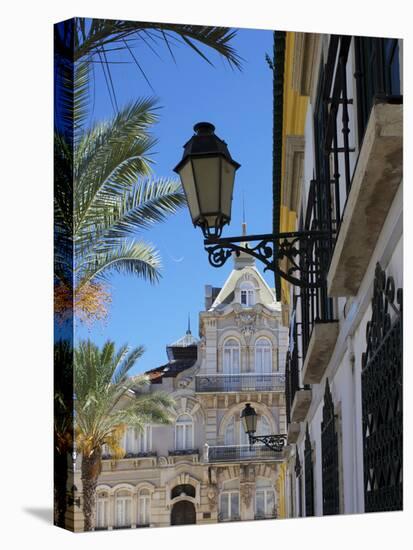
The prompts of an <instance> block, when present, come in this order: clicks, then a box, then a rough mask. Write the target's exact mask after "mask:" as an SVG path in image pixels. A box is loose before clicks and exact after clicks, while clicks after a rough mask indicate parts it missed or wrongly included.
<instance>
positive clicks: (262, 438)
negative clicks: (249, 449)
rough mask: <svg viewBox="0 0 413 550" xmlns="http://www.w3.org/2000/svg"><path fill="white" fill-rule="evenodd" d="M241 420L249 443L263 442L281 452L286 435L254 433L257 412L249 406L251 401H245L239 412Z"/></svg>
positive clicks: (273, 449)
mask: <svg viewBox="0 0 413 550" xmlns="http://www.w3.org/2000/svg"><path fill="white" fill-rule="evenodd" d="M241 422H242V425H243V428H244V430H245V433H246V434H247V435H248V439H249V442H250V445H253V444H254V443H264V445H265V446H266V447H268V448H270V449H271V450H272V451H276V452H281V451H282V450H283V447H284V446H285V444H286V441H287V436H286V435H284V434H271V435H269V434H268V435H255V432H256V431H257V413H256V412H255V409H254V408H253V407H251V403H247V404H246V405H245V407H244V409H243V410H242V412H241Z"/></svg>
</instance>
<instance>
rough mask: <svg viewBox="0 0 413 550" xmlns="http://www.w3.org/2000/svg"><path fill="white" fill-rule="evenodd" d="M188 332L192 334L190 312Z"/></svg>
mask: <svg viewBox="0 0 413 550" xmlns="http://www.w3.org/2000/svg"><path fill="white" fill-rule="evenodd" d="M186 333H187V334H191V316H190V314H189V313H188V330H187V331H186Z"/></svg>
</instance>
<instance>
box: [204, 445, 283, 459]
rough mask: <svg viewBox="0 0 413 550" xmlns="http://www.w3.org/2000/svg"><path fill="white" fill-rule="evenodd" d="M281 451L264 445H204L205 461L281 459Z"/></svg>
mask: <svg viewBox="0 0 413 550" xmlns="http://www.w3.org/2000/svg"><path fill="white" fill-rule="evenodd" d="M282 458H283V451H273V450H272V449H270V448H269V447H266V446H265V445H216V446H209V445H206V446H205V450H204V460H205V462H210V463H212V462H241V461H243V460H277V461H281V460H282Z"/></svg>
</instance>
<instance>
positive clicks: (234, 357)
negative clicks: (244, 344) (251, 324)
mask: <svg viewBox="0 0 413 550" xmlns="http://www.w3.org/2000/svg"><path fill="white" fill-rule="evenodd" d="M239 372H240V346H239V342H238V341H237V340H235V338H229V339H228V340H227V341H226V342H225V344H224V374H239Z"/></svg>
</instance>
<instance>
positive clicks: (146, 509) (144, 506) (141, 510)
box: [138, 489, 151, 526]
mask: <svg viewBox="0 0 413 550" xmlns="http://www.w3.org/2000/svg"><path fill="white" fill-rule="evenodd" d="M150 511H151V495H150V492H149V489H141V490H140V492H139V496H138V525H140V526H144V525H149V524H150Z"/></svg>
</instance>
